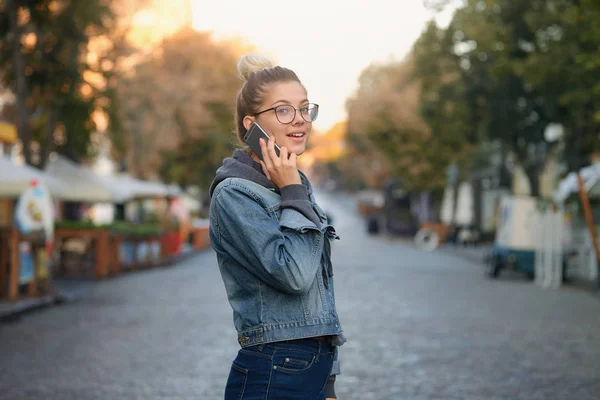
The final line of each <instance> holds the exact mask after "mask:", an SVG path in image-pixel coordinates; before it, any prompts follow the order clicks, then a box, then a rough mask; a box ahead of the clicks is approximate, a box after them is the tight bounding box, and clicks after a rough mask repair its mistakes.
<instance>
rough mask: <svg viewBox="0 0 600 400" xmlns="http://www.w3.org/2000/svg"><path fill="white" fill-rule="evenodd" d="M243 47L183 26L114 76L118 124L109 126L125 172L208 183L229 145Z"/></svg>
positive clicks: (182, 182) (187, 181) (239, 83)
mask: <svg viewBox="0 0 600 400" xmlns="http://www.w3.org/2000/svg"><path fill="white" fill-rule="evenodd" d="M248 50H249V49H248V48H247V47H243V46H241V45H239V44H236V43H233V42H216V41H214V40H213V38H212V37H211V35H210V34H209V33H206V32H204V33H202V32H196V31H193V30H191V29H184V30H182V31H180V32H178V33H176V34H174V35H172V36H170V37H167V38H165V39H164V40H163V42H162V43H161V44H160V46H158V47H157V48H155V49H154V51H153V52H152V53H151V54H149V55H148V56H147V57H146V59H144V60H143V61H142V62H139V63H138V64H137V65H135V67H134V68H133V69H132V70H130V71H124V73H123V74H122V76H121V77H120V78H119V79H117V80H115V82H114V84H113V88H114V90H115V91H116V93H117V101H116V102H115V104H118V108H117V109H116V110H115V112H116V113H117V115H118V116H119V119H118V120H119V121H121V122H122V126H121V127H120V129H119V128H117V127H115V126H112V127H111V129H110V134H111V138H112V141H113V145H114V146H113V148H114V152H115V157H116V159H118V160H124V161H126V163H127V165H128V166H129V168H128V169H129V170H130V172H132V173H134V174H135V175H137V176H140V177H146V178H149V177H156V176H160V177H161V178H163V179H165V180H167V181H169V182H177V183H180V184H182V185H188V184H200V185H202V186H204V187H206V186H208V184H209V183H210V179H212V177H213V176H214V172H215V170H216V168H217V167H218V166H219V163H220V161H221V160H222V158H223V157H225V156H227V155H228V154H229V153H230V151H231V149H232V147H233V146H234V140H235V138H234V135H233V128H234V125H233V119H234V117H233V110H234V103H235V97H236V93H237V90H238V89H239V88H240V85H241V82H240V80H239V79H238V78H237V70H236V65H237V59H238V58H239V56H240V55H241V54H242V52H246V51H248Z"/></svg>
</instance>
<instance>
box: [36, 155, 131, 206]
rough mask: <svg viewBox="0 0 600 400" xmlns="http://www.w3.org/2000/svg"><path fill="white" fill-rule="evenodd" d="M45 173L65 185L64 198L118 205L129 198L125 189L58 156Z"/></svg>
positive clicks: (49, 164)
mask: <svg viewBox="0 0 600 400" xmlns="http://www.w3.org/2000/svg"><path fill="white" fill-rule="evenodd" d="M45 171H46V173H47V174H48V175H49V176H51V177H54V178H57V179H59V180H60V181H62V182H64V183H65V184H66V185H67V188H66V190H65V193H64V196H63V197H64V198H65V199H67V200H70V201H81V202H89V203H102V202H106V203H112V202H115V203H120V202H123V201H125V200H127V199H129V198H130V197H131V194H130V192H129V190H127V188H125V187H120V186H119V185H115V184H112V183H111V182H110V181H109V180H105V179H103V178H102V177H101V176H99V175H97V174H96V173H95V172H94V171H92V170H91V169H89V168H86V167H84V166H82V165H79V164H76V163H74V162H72V161H70V160H67V159H66V158H64V157H61V156H59V157H58V158H56V159H55V160H53V161H50V162H49V163H48V165H47V166H46V169H45Z"/></svg>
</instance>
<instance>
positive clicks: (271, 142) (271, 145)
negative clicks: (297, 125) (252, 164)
mask: <svg viewBox="0 0 600 400" xmlns="http://www.w3.org/2000/svg"><path fill="white" fill-rule="evenodd" d="M267 147H268V149H269V156H270V157H271V160H272V161H273V164H276V165H281V159H280V158H279V157H278V156H277V153H276V152H275V138H273V136H271V137H270V138H269V143H267Z"/></svg>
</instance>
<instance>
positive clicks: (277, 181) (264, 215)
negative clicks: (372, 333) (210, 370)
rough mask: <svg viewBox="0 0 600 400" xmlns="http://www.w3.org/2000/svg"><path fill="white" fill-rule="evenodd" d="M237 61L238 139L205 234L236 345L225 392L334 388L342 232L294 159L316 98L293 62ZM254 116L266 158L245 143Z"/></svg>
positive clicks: (305, 394) (329, 393) (303, 394)
mask: <svg viewBox="0 0 600 400" xmlns="http://www.w3.org/2000/svg"><path fill="white" fill-rule="evenodd" d="M238 71H239V73H240V76H241V77H243V79H244V80H245V82H244V85H243V86H242V88H241V90H240V91H239V93H238V96H237V105H236V123H237V126H236V130H237V136H238V138H239V139H240V141H241V142H242V148H240V149H238V150H235V151H234V152H233V154H232V156H231V157H228V158H226V159H225V160H224V161H223V165H222V166H221V167H220V168H219V169H218V170H217V174H216V177H215V180H214V181H213V183H212V185H211V188H210V193H211V205H210V240H211V243H212V246H213V248H214V250H215V251H216V253H217V259H218V263H219V269H220V271H221V276H222V278H223V282H224V284H225V289H226V291H227V296H228V298H229V303H230V305H231V307H232V308H233V320H234V325H235V328H236V330H237V333H238V342H239V344H240V346H241V349H240V350H239V352H238V354H237V357H236V358H235V360H234V361H233V364H232V366H231V370H230V373H229V378H228V381H227V385H226V388H225V399H226V400H230V399H231V400H233V399H236V400H237V399H244V400H252V399H267V398H268V399H303V400H306V399H325V398H327V399H332V398H336V396H335V392H334V382H335V376H336V375H337V374H339V362H338V359H337V356H338V347H339V346H340V345H342V344H343V343H344V341H345V339H344V336H343V333H342V328H341V325H340V322H339V318H338V315H337V311H336V307H335V300H334V297H335V296H334V287H333V269H332V264H331V257H330V256H331V241H332V240H333V239H339V238H338V236H337V235H336V233H335V230H334V229H333V227H332V226H331V225H329V223H328V221H327V216H326V215H325V213H324V212H323V210H322V209H321V208H320V207H319V206H318V205H317V203H316V202H315V198H314V195H313V193H312V186H311V184H310V182H309V181H308V179H307V178H306V176H305V175H304V174H303V173H302V172H300V171H299V170H298V168H297V165H296V159H297V157H298V156H300V155H301V154H302V153H303V152H304V151H305V150H306V145H307V141H308V138H309V136H310V133H311V129H312V123H313V122H314V121H315V119H316V118H317V115H318V111H319V106H318V105H317V104H314V103H310V102H309V100H308V95H307V91H306V89H305V88H304V86H303V85H302V83H301V82H300V79H299V78H298V76H297V75H296V73H295V72H293V71H292V70H290V69H288V68H284V67H281V66H276V65H274V63H273V62H272V61H271V60H270V59H268V58H266V57H263V56H260V55H256V54H248V55H246V56H244V57H242V59H241V60H240V61H239V63H238ZM254 122H256V123H257V124H259V125H260V126H261V127H262V128H263V130H264V131H266V132H267V133H268V135H269V136H270V139H269V140H268V141H267V142H265V141H264V140H263V139H261V141H260V146H261V147H260V150H261V153H262V155H263V157H264V160H261V158H260V157H259V155H258V154H257V153H256V152H254V151H252V150H250V149H249V148H248V147H247V146H246V147H244V143H243V138H244V135H245V134H246V132H247V131H248V129H249V128H250V126H251V124H252V123H254ZM275 144H277V145H278V146H279V147H280V154H279V155H278V154H277V152H276V149H275Z"/></svg>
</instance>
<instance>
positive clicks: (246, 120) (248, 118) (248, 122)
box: [244, 115, 256, 130]
mask: <svg viewBox="0 0 600 400" xmlns="http://www.w3.org/2000/svg"><path fill="white" fill-rule="evenodd" d="M255 119H256V118H254V117H252V116H250V115H246V116H245V117H244V128H246V130H248V129H250V125H252V123H253V122H254V120H255Z"/></svg>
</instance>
